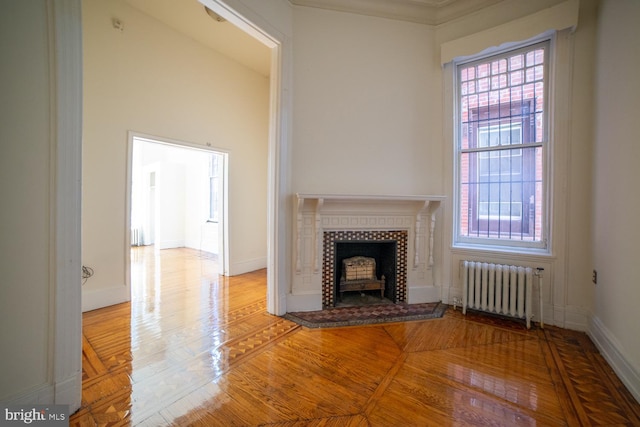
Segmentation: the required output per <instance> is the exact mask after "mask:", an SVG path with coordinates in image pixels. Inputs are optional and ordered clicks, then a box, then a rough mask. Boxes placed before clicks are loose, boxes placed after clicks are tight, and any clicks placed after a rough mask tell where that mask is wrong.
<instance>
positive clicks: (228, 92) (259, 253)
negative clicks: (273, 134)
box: [82, 0, 269, 310]
mask: <svg viewBox="0 0 640 427" xmlns="http://www.w3.org/2000/svg"><path fill="white" fill-rule="evenodd" d="M114 17H117V18H118V19H119V20H120V21H121V22H123V24H124V28H125V29H124V31H122V32H121V31H118V30H116V29H114V28H113V27H112V23H111V20H112V18H114ZM83 26H84V39H83V42H84V46H83V47H84V71H85V76H84V146H83V161H84V166H83V254H82V255H83V264H84V265H87V266H90V267H92V268H93V269H94V271H95V275H94V276H93V277H92V278H91V279H89V281H87V283H86V285H85V286H84V288H83V308H84V309H85V310H86V309H92V308H96V307H99V306H101V305H108V304H113V303H116V302H119V301H122V300H126V299H127V298H128V295H129V292H128V289H126V287H125V282H126V280H127V279H126V277H125V275H126V273H125V272H126V265H125V263H126V251H127V246H128V242H127V241H126V237H125V218H126V215H127V212H125V189H126V170H127V163H126V162H127V132H128V131H135V132H140V133H144V134H148V135H156V136H160V137H165V138H169V139H175V140H181V141H187V142H190V143H195V144H202V145H205V144H207V143H209V144H211V145H212V146H213V147H218V148H221V149H223V150H225V151H228V152H229V171H230V173H229V193H230V197H229V218H230V220H229V229H230V242H229V257H230V274H239V273H242V272H244V271H250V270H251V269H256V268H261V267H264V266H265V265H266V253H267V242H266V230H267V221H266V217H267V209H266V191H267V186H266V176H267V143H268V114H269V110H268V108H269V80H268V79H267V78H266V77H264V76H261V75H259V74H257V73H255V72H253V71H250V70H249V69H247V68H245V67H243V66H240V65H239V64H237V63H235V62H233V61H231V60H229V59H227V58H225V57H222V56H220V55H219V54H217V53H215V52H213V51H211V50H209V49H207V48H205V47H203V46H202V45H200V44H198V43H196V42H194V41H193V40H191V39H189V38H187V37H184V36H182V35H180V34H178V33H176V32H175V31H173V30H171V29H168V28H167V27H166V26H164V25H162V24H161V23H159V22H158V21H156V20H154V19H152V18H149V17H148V16H146V15H144V14H142V13H140V12H139V11H137V10H136V9H133V8H132V7H130V6H128V4H127V3H125V2H124V1H120V0H114V1H109V2H95V1H84V2H83Z"/></svg>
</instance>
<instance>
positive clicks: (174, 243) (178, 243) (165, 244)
mask: <svg viewBox="0 0 640 427" xmlns="http://www.w3.org/2000/svg"><path fill="white" fill-rule="evenodd" d="M156 246H157V247H158V249H173V248H184V247H185V244H184V240H163V241H162V242H158V243H156Z"/></svg>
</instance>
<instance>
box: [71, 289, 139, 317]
mask: <svg viewBox="0 0 640 427" xmlns="http://www.w3.org/2000/svg"><path fill="white" fill-rule="evenodd" d="M130 300H131V292H129V288H127V287H126V286H124V285H122V286H115V287H110V288H104V289H97V290H92V289H88V290H85V289H83V290H82V312H83V313H84V312H85V311H91V310H95V309H98V308H102V307H107V306H110V305H114V304H120V303H121V302H127V301H130Z"/></svg>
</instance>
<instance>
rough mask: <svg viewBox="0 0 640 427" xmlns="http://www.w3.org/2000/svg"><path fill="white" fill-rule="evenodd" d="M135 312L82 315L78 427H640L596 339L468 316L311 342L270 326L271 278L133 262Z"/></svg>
mask: <svg viewBox="0 0 640 427" xmlns="http://www.w3.org/2000/svg"><path fill="white" fill-rule="evenodd" d="M131 271H132V282H133V288H134V292H133V297H132V301H131V302H130V303H124V304H118V305H115V306H112V307H106V308H104V309H99V310H94V311H91V312H87V313H84V315H83V396H82V408H81V409H80V410H79V411H78V412H77V413H76V414H74V415H73V416H72V417H71V420H70V425H74V426H88V425H91V426H94V425H104V426H111V425H141V426H162V425H175V426H187V425H189V426H191V425H202V426H217V425H219V426H229V425H241V426H275V427H298V426H319V427H320V426H327V427H332V426H341V427H342V426H353V427H364V426H397V425H402V426H413V425H420V426H430V425H450V424H456V425H473V426H478V425H498V426H500V425H502V426H518V425H527V426H529V425H537V426H541V425H542V426H545V425H549V426H562V425H567V426H574V425H585V426H587V425H615V424H618V425H640V405H638V402H636V401H635V400H634V399H633V397H632V396H631V395H630V394H629V392H628V391H627V390H626V389H625V388H624V386H623V385H622V383H621V382H620V380H619V379H618V378H617V377H616V376H615V374H614V373H613V371H612V370H611V368H610V367H609V366H608V365H607V364H606V362H605V361H604V359H603V358H602V356H601V355H600V354H599V353H598V352H597V350H596V349H595V346H593V343H591V342H590V340H589V338H588V337H587V336H586V335H585V334H583V333H580V332H574V331H567V330H563V329H559V328H554V327H547V328H545V329H544V330H540V329H536V328H533V329H532V330H527V329H526V327H524V325H523V324H520V323H518V322H513V321H506V320H502V319H496V318H493V317H485V316H482V315H479V314H467V316H462V315H461V313H460V312H459V311H453V310H451V309H449V310H447V312H446V313H445V315H444V317H443V318H442V319H433V320H426V321H413V322H401V323H389V324H377V325H370V326H358V327H344V328H331V329H307V328H305V327H301V326H299V325H297V324H295V323H293V322H290V321H288V320H286V319H284V318H281V317H278V316H272V315H270V314H268V313H266V309H265V295H266V271H265V270H259V271H256V272H252V273H249V274H245V275H241V276H237V277H223V276H220V275H219V269H218V266H217V264H216V259H215V257H211V256H209V255H207V254H204V253H201V252H199V251H195V250H189V249H171V250H163V251H159V252H155V251H153V249H152V248H135V249H133V251H132V268H131Z"/></svg>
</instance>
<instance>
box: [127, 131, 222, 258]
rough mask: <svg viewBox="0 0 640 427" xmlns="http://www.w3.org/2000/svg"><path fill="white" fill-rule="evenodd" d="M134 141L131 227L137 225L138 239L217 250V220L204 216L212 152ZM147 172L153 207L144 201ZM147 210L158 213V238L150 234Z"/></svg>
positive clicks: (167, 245)
mask: <svg viewBox="0 0 640 427" xmlns="http://www.w3.org/2000/svg"><path fill="white" fill-rule="evenodd" d="M134 144H135V145H136V147H135V148H134V156H133V160H134V164H133V166H132V168H133V174H132V175H133V183H132V227H137V228H140V229H142V232H143V237H144V240H143V243H144V244H145V245H149V244H155V245H157V247H158V248H159V249H167V248H179V247H187V248H192V249H197V250H203V251H206V252H211V253H214V254H217V253H219V248H218V232H217V229H218V224H214V223H210V222H208V221H209V197H210V194H209V159H210V157H211V156H212V155H214V153H213V152H211V151H205V150H198V149H193V148H186V147H184V146H179V145H167V144H164V143H151V142H147V141H146V140H144V139H137V140H136V142H135V143H134ZM217 155H219V156H223V154H217ZM152 172H153V173H155V174H156V182H155V186H154V187H155V188H154V190H153V191H155V197H156V200H157V204H158V206H157V208H154V207H152V206H151V203H150V201H149V198H150V191H151V190H150V185H149V184H150V183H149V180H150V177H149V175H150V173H152ZM134 210H135V211H136V215H137V218H134ZM150 216H157V217H158V218H157V224H158V230H157V231H158V235H157V239H152V236H153V234H154V232H153V231H154V230H151V229H150V228H151V224H150V220H149V219H150V218H149V217H150ZM136 219H137V223H134V222H135V220H136ZM153 237H156V236H153Z"/></svg>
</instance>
